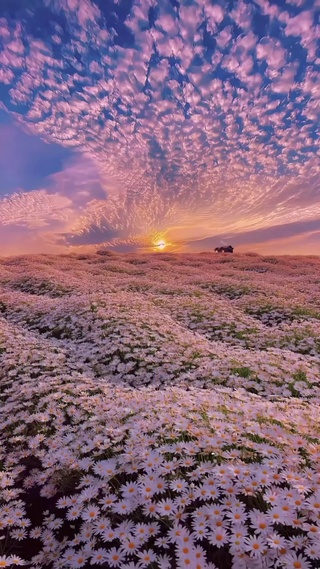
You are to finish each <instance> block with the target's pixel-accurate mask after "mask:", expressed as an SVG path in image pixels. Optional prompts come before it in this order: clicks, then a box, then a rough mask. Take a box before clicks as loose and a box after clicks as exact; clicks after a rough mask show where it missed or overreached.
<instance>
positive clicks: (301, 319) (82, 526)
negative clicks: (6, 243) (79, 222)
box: [0, 252, 320, 569]
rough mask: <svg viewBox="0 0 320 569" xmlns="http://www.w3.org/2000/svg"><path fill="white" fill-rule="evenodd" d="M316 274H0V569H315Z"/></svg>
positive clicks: (132, 267)
mask: <svg viewBox="0 0 320 569" xmlns="http://www.w3.org/2000/svg"><path fill="white" fill-rule="evenodd" d="M319 404H320V257H289V256H287V257H261V256H258V255H254V254H247V255H239V254H234V255H228V254H221V255H214V254H210V253H203V254H199V255H187V254H184V255H182V254H180V255H179V254H170V255H167V254H165V253H163V254H153V255H116V254H113V253H105V254H102V252H101V254H92V255H79V254H77V255H75V254H73V255H62V256H53V255H52V256H50V255H37V256H25V257H12V258H2V259H0V409H1V413H0V568H1V567H15V566H16V565H26V566H27V567H28V568H30V569H40V568H44V569H45V568H48V569H60V568H61V569H62V568H63V569H64V568H75V567H83V568H85V569H87V568H89V567H93V568H99V567H103V568H105V569H109V568H120V569H138V568H139V569H140V568H141V569H144V568H146V569H215V568H217V569H232V568H233V569H260V568H261V569H267V568H275V569H276V568H279V569H282V568H283V569H317V568H319V567H320V440H319V437H320V405H319Z"/></svg>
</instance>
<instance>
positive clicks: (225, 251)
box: [215, 245, 233, 253]
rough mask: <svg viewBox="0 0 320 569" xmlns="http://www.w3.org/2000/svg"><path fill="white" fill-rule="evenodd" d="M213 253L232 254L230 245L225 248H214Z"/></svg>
mask: <svg viewBox="0 0 320 569" xmlns="http://www.w3.org/2000/svg"><path fill="white" fill-rule="evenodd" d="M215 253H233V247H232V245H228V246H227V247H216V248H215Z"/></svg>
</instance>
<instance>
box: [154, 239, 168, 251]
mask: <svg viewBox="0 0 320 569" xmlns="http://www.w3.org/2000/svg"><path fill="white" fill-rule="evenodd" d="M166 246H167V243H166V242H165V241H163V240H161V241H158V243H156V248H157V249H158V250H159V251H163V249H165V248H166Z"/></svg>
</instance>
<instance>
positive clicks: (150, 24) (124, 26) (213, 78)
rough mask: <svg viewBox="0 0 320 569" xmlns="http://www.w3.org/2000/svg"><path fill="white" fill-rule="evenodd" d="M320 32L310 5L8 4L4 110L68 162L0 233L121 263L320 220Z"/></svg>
mask: <svg viewBox="0 0 320 569" xmlns="http://www.w3.org/2000/svg"><path fill="white" fill-rule="evenodd" d="M319 32H320V27H319V2H318V0H315V1H312V0H299V1H298V0H290V1H289V2H277V3H274V2H269V1H268V0H255V1H254V2H251V1H250V2H244V1H243V0H238V1H235V2H224V1H220V2H212V1H211V0H196V1H190V2H186V1H180V2H179V1H178V0H174V1H173V0H171V1H170V0H161V1H156V0H131V1H130V2H128V1H127V0H117V1H116V2H115V1H114V2H113V1H112V0H108V2H102V0H35V1H34V2H32V7H30V5H29V6H27V7H26V6H25V4H24V3H21V2H18V0H11V1H10V2H9V0H3V2H2V3H1V7H0V41H1V51H0V82H1V87H0V94H1V99H2V102H3V108H4V109H6V111H7V112H8V113H11V114H12V116H13V117H14V119H15V120H16V121H18V122H20V124H21V125H23V128H24V129H27V130H28V131H29V132H30V133H32V134H33V135H36V136H38V137H41V138H42V139H43V140H45V141H47V142H49V143H51V144H53V143H54V144H55V145H57V144H58V145H60V146H61V147H64V148H66V149H68V150H69V152H71V153H72V156H73V158H72V159H71V158H70V155H69V157H68V160H69V162H67V163H66V164H65V169H62V170H61V172H60V173H58V174H54V176H55V178H54V180H55V186H54V187H55V192H54V193H53V191H52V187H51V186H50V184H52V176H51V178H50V180H49V182H48V184H47V185H46V186H45V187H44V188H43V189H42V190H37V189H35V190H34V192H37V191H38V192H39V191H41V192H43V193H42V194H41V196H40V194H37V193H34V192H32V191H31V192H29V194H30V195H31V197H29V198H28V197H27V195H26V193H25V192H23V191H22V192H18V193H17V192H15V194H14V195H13V196H12V197H11V198H10V196H9V197H8V196H7V197H6V198H5V199H2V200H0V219H1V220H3V219H4V220H5V223H6V224H10V223H11V225H12V226H13V227H14V226H19V225H21V224H26V223H27V224H29V226H32V219H33V220H34V222H36V221H37V220H38V218H39V207H42V208H44V210H45V218H46V223H47V226H48V227H47V234H48V233H49V234H50V235H51V237H50V239H51V243H52V244H54V242H56V243H58V244H59V246H60V247H61V245H62V244H63V243H64V244H65V246H66V247H67V246H68V247H75V246H83V245H86V244H87V245H88V246H94V245H96V244H97V243H99V245H101V244H104V245H107V246H116V247H117V249H119V248H121V245H123V247H125V246H129V247H132V246H134V245H135V246H137V247H139V246H143V247H145V246H146V244H147V243H151V242H152V241H154V239H155V238H156V237H157V236H159V235H169V236H171V237H172V238H173V239H174V237H175V234H179V235H180V236H181V235H183V237H184V239H183V240H184V241H186V240H188V239H189V237H188V231H189V230H190V233H192V236H194V233H195V230H196V231H197V239H202V238H207V237H210V235H220V234H227V233H229V234H230V233H231V234H232V235H237V234H240V233H242V232H246V234H248V232H250V231H253V230H258V229H263V228H268V227H269V228H270V227H272V226H281V225H282V226H285V225H286V224H290V223H296V222H297V221H305V222H308V221H312V220H316V219H319V217H320V193H319V187H318V185H317V184H318V180H319V130H318V128H319V127H318V125H319V96H320V95H319V93H320V89H319V72H320V59H319V58H317V38H318V37H319ZM82 159H83V161H84V162H83V163H82ZM70 160H71V162H72V160H73V162H72V164H71V165H70ZM84 164H87V165H88V169H89V170H90V172H91V174H90V175H88V174H86V169H85V168H84ZM89 165H90V166H89ZM77 168H79V172H80V175H79V173H78V172H77ZM70 169H71V171H72V179H70V177H69V182H70V183H68V184H66V183H64V184H63V183H62V182H63V180H65V179H66V176H67V177H68V175H69V176H70ZM68 172H69V174H68ZM59 176H60V178H59ZM59 179H60V181H61V186H60V187H59V184H58V182H59ZM81 180H82V182H81ZM83 180H86V183H85V184H84V182H83ZM32 194H33V196H32ZM54 196H55V197H54ZM28 199H29V202H30V204H29V202H28V205H26V207H25V212H26V214H25V216H24V214H23V213H22V209H21V208H22V206H21V204H22V203H24V202H23V200H27V201H28ZM63 199H64V200H65V202H63ZM39 201H41V203H42V205H41V206H40V205H39ZM64 210H65V212H64ZM41 211H42V210H41ZM63 212H64V213H63ZM41 215H42V216H44V213H43V212H42V213H41ZM51 215H52V218H50V216H51ZM40 217H41V216H40ZM2 222H3V221H2ZM42 230H43V228H41V227H40V228H38V231H39V235H41V231H42ZM191 240H193V237H192V238H191Z"/></svg>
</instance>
